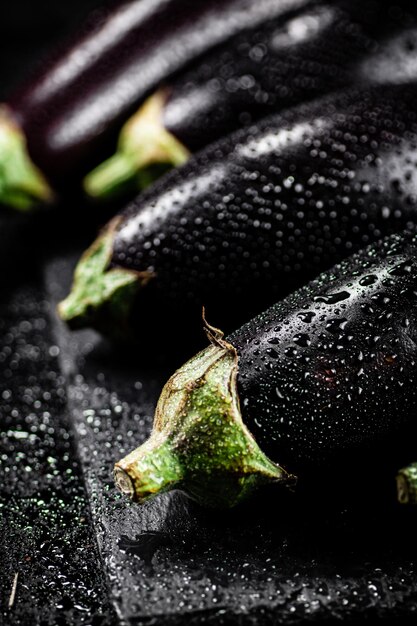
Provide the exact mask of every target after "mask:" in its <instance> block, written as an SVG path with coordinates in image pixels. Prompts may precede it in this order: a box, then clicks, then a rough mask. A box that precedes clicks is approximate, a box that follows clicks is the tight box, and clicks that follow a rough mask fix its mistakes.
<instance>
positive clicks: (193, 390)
mask: <svg viewBox="0 0 417 626" xmlns="http://www.w3.org/2000/svg"><path fill="white" fill-rule="evenodd" d="M208 335H209V338H210V341H211V345H210V346H209V347H208V348H206V349H205V350H203V351H202V352H200V353H199V354H198V355H197V356H195V357H194V358H192V359H191V360H190V361H188V362H187V363H186V364H185V365H184V366H183V367H182V368H181V369H179V370H178V371H177V372H176V373H175V374H174V375H173V376H172V377H171V378H170V380H169V381H168V382H167V384H166V385H165V387H164V389H163V391H162V394H161V397H160V399H159V402H158V405H157V408H156V414H155V422H154V427H153V431H152V434H151V437H150V439H148V441H147V442H145V443H144V444H143V445H142V446H140V447H139V448H137V449H136V450H135V451H134V452H132V453H131V454H129V455H128V456H127V457H125V458H124V459H122V460H121V461H119V462H118V463H117V464H116V467H115V478H116V482H117V484H118V486H119V488H120V489H121V490H122V491H123V492H124V493H126V494H128V495H129V496H130V497H131V498H133V499H135V500H137V501H139V502H142V501H144V500H146V499H148V498H149V497H151V496H154V495H156V494H158V493H161V492H164V491H167V490H169V489H173V488H179V489H182V490H184V491H186V492H187V493H188V494H189V495H191V496H192V497H194V498H195V499H197V500H198V501H200V502H201V503H202V504H205V505H211V506H219V505H220V506H224V507H228V506H233V505H235V504H236V503H238V502H239V501H240V500H242V499H243V498H244V497H246V496H247V495H249V494H250V493H251V492H252V491H253V489H255V488H256V487H258V486H259V485H261V484H263V483H274V482H277V483H279V484H283V485H288V484H293V483H294V479H295V477H297V478H298V482H299V484H300V485H301V484H303V483H304V485H306V484H311V485H314V484H315V485H316V486H317V485H319V486H320V487H321V488H322V489H325V490H326V493H327V494H329V493H330V494H332V489H333V488H334V489H335V491H337V490H339V492H340V493H342V495H343V497H344V496H345V495H346V491H345V490H346V489H347V485H349V484H350V486H351V488H352V490H353V492H355V491H358V492H359V491H360V485H361V484H362V485H365V487H366V489H367V491H368V493H370V492H372V490H373V489H374V483H375V484H376V483H378V482H380V483H381V487H382V488H383V489H384V488H385V489H388V491H389V482H390V479H391V481H392V482H393V483H394V477H395V471H398V469H399V467H401V465H402V464H404V465H405V464H408V463H411V462H412V461H415V459H416V458H417V457H416V454H417V452H416V449H415V446H416V444H415V440H416V431H417V419H416V415H417V367H416V365H417V235H416V233H415V232H414V233H412V232H409V231H406V232H404V233H401V234H396V235H391V236H390V237H388V238H386V239H385V240H382V241H380V242H377V243H374V244H371V245H370V246H369V247H367V248H365V249H363V250H362V251H360V252H359V253H357V254H355V255H353V256H352V257H350V258H349V259H347V260H345V261H343V262H342V263H341V264H340V265H338V266H335V267H333V269H331V270H329V271H327V272H325V273H323V274H321V275H320V276H319V277H318V278H317V279H316V280H314V281H313V282H311V283H310V284H308V285H307V286H304V287H302V288H301V289H299V290H298V291H296V292H295V293H293V294H291V295H290V296H288V297H287V298H286V299H284V300H283V301H282V302H279V303H278V304H275V305H274V306H272V307H271V308H270V309H269V310H267V311H266V312H264V313H262V314H261V315H259V316H258V317H256V318H254V319H252V320H251V321H250V322H248V323H247V324H245V325H244V326H243V327H242V328H240V329H239V330H237V331H235V332H233V333H232V334H231V335H230V336H229V337H227V338H226V339H223V336H222V333H220V332H219V331H216V329H213V328H211V327H208ZM284 468H285V469H284ZM415 475H416V472H415V466H414V480H410V477H411V473H410V470H406V469H404V470H402V472H401V473H400V477H401V478H400V480H399V488H400V495H401V499H402V501H405V500H406V499H407V498H406V497H405V494H406V493H409V491H410V490H411V491H412V490H413V489H415V488H416V487H417V480H415ZM404 477H406V478H407V479H408V483H407V487H408V489H409V491H407V487H405V484H406V482H407V481H406V479H404ZM330 485H332V487H331V488H330Z"/></svg>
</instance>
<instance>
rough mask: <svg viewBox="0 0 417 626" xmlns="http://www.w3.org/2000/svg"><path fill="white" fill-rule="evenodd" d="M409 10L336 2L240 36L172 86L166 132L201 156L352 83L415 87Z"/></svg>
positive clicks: (414, 31)
mask: <svg viewBox="0 0 417 626" xmlns="http://www.w3.org/2000/svg"><path fill="white" fill-rule="evenodd" d="M407 4H408V3H407V2H402V3H401V2H395V0H394V1H393V2H388V3H376V2H374V1H373V0H370V1H369V0H350V1H344V0H337V1H334V0H333V1H331V2H326V3H319V4H318V5H314V6H311V5H309V6H306V7H301V8H300V9H299V10H298V11H296V12H293V13H292V14H290V15H287V16H285V17H284V18H282V17H281V18H277V19H276V20H273V21H271V22H269V23H268V24H262V25H261V26H260V27H256V28H253V29H251V30H249V31H246V32H245V33H242V34H239V35H237V36H235V37H234V38H233V39H232V40H230V41H228V42H226V43H224V44H222V46H218V47H217V48H216V49H215V50H213V51H211V52H209V53H208V54H207V55H205V56H204V58H203V59H202V60H200V61H199V62H198V63H196V64H194V66H193V67H191V68H190V69H189V70H187V71H186V72H185V73H182V74H181V75H180V76H178V77H177V78H174V79H173V80H172V81H171V82H170V85H169V97H168V99H167V102H166V105H165V108H164V125H165V127H166V128H167V130H169V131H170V132H171V133H172V134H173V135H175V136H176V137H177V139H179V140H180V141H181V142H182V143H183V144H184V145H185V146H186V147H187V148H188V149H189V150H191V151H197V150H199V149H201V148H203V147H204V146H205V145H207V144H208V143H211V142H213V141H214V140H216V139H218V138H220V137H222V136H224V135H225V134H227V133H230V132H231V131H233V130H235V129H238V128H240V127H243V126H247V125H249V124H251V123H253V122H255V121H256V120H258V119H260V118H262V117H265V116H266V115H269V114H271V113H276V112H278V111H280V110H282V109H284V108H287V107H290V106H293V105H294V104H297V103H299V102H303V101H307V100H309V99H312V98H314V97H317V96H321V95H324V94H325V93H329V92H330V91H334V90H337V89H342V88H346V87H347V86H348V85H350V84H351V85H353V84H367V83H369V82H389V81H394V82H399V80H400V79H406V80H410V79H412V80H415V79H416V78H417V71H416V68H415V63H412V61H413V58H414V57H415V55H416V53H415V48H416V45H417V19H416V15H415V10H414V14H412V13H409V12H408V11H407ZM410 60H411V63H410ZM381 68H382V69H383V71H382V72H381Z"/></svg>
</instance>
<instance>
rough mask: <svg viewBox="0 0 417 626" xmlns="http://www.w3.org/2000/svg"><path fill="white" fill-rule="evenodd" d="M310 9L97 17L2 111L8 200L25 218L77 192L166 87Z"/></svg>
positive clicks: (0, 138) (168, 7)
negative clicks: (249, 32)
mask: <svg viewBox="0 0 417 626" xmlns="http://www.w3.org/2000/svg"><path fill="white" fill-rule="evenodd" d="M307 1H309V0H283V1H279V2H277V1H276V0H260V1H259V2H256V3H253V2H252V1H251V0H220V1H218V0H217V1H215V2H214V1H209V0H125V1H120V0H119V1H118V2H114V3H113V4H111V5H109V6H108V7H107V8H103V9H100V10H98V11H96V12H94V13H92V15H91V16H90V18H88V19H87V20H86V22H85V24H84V25H83V26H82V27H80V30H79V33H78V34H77V35H76V36H75V37H74V39H73V40H72V41H70V42H69V43H68V44H67V45H65V46H63V47H62V48H61V50H60V51H59V52H58V53H57V55H56V56H55V57H51V58H50V60H49V61H47V62H46V64H45V65H44V66H43V67H41V68H40V70H39V71H38V72H37V73H35V75H34V77H33V78H32V80H29V81H28V82H27V83H26V84H25V85H24V86H23V87H22V88H21V89H20V90H19V91H18V92H17V93H16V94H15V95H14V96H12V97H11V98H10V100H9V102H8V104H7V106H4V107H3V109H2V111H1V114H0V158H1V168H0V201H1V202H2V203H6V204H10V205H13V206H16V207H17V208H22V209H25V208H28V207H30V206H32V204H33V203H34V202H35V201H36V200H42V201H43V200H48V199H50V198H51V196H52V191H51V187H52V186H53V187H56V188H71V186H73V185H74V184H75V183H77V182H79V180H80V179H81V178H82V176H83V175H85V174H86V173H87V172H88V171H89V170H90V169H91V168H92V167H94V166H95V165H96V164H97V163H98V162H100V161H101V160H102V159H103V157H106V156H107V155H108V154H110V152H111V150H112V149H114V142H115V139H116V137H117V133H118V132H119V131H120V128H121V126H122V124H123V123H124V122H125V121H126V119H127V118H128V117H129V116H130V115H131V114H133V112H134V111H135V109H136V108H137V106H138V105H139V103H140V102H141V101H142V100H143V98H144V97H145V96H146V95H147V94H148V93H149V92H150V90H152V89H155V87H156V86H157V85H158V84H159V83H160V81H161V80H165V79H167V77H168V76H170V75H172V74H173V73H174V72H176V71H178V70H180V69H181V68H182V67H183V66H184V65H185V64H186V63H188V62H190V61H191V60H193V59H195V58H196V57H198V55H200V54H202V53H203V52H205V51H207V50H208V49H210V48H212V47H213V46H215V45H217V44H218V43H220V42H222V41H224V40H225V39H227V38H229V37H231V36H232V35H234V34H236V33H238V32H241V31H242V30H245V29H246V28H249V27H252V26H253V24H259V23H261V22H262V21H265V20H269V19H272V18H273V17H275V16H277V15H281V14H283V13H285V12H287V11H289V10H293V9H294V8H296V7H298V6H300V5H301V4H305V3H306V2H307ZM310 1H311V0H310ZM47 181H48V182H47Z"/></svg>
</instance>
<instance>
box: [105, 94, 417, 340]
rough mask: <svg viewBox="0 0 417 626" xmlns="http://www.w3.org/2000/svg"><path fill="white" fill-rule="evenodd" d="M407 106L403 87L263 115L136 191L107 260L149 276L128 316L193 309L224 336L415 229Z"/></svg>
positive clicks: (416, 120)
mask: <svg viewBox="0 0 417 626" xmlns="http://www.w3.org/2000/svg"><path fill="white" fill-rule="evenodd" d="M416 97H417V86H415V85H411V86H409V85H398V86H392V87H389V88H388V87H378V88H373V89H370V90H366V91H362V90H359V91H352V92H349V93H347V94H346V93H344V94H338V95H337V96H331V97H329V98H326V99H325V100H321V101H316V102H314V103H311V104H307V105H304V106H301V107H298V108H297V109H292V110H290V111H288V112H286V113H285V114H283V115H278V116H272V117H269V118H267V119H265V120H264V121H262V122H261V123H259V124H258V125H257V126H254V127H251V128H249V129H244V130H243V131H240V132H238V133H235V134H234V135H231V136H230V137H228V138H225V139H223V140H221V141H220V142H218V143H217V144H214V145H213V146H211V147H209V148H208V149H206V150H205V151H202V152H201V153H200V154H199V155H196V156H195V157H193V158H192V159H190V161H189V162H188V163H187V164H186V165H185V166H184V167H183V168H181V169H178V170H177V171H173V172H171V173H169V174H168V175H167V176H165V177H164V178H163V179H161V180H160V181H159V182H158V183H157V184H155V185H154V186H153V188H152V189H149V190H147V191H146V192H145V193H143V194H142V195H141V196H140V197H139V198H138V199H137V200H136V201H135V202H133V203H132V204H131V205H130V206H129V207H128V208H127V209H126V211H125V213H124V214H123V215H122V217H121V219H120V223H119V226H118V229H117V231H116V234H115V237H114V241H113V250H112V259H111V263H110V266H111V267H123V268H126V269H130V270H135V271H150V272H152V273H153V274H154V275H155V278H154V279H153V280H152V281H151V282H150V283H149V285H148V286H147V288H146V290H144V291H143V292H141V293H140V297H139V298H138V311H137V316H138V319H139V316H140V309H141V307H142V306H143V305H144V302H145V301H146V298H147V297H151V296H152V298H153V299H154V300H153V301H154V302H156V303H157V304H156V305H155V308H158V306H161V307H162V308H163V309H164V310H165V307H166V305H167V303H169V307H170V311H171V313H172V314H174V312H175V311H177V312H179V313H180V314H181V315H182V314H183V312H184V311H185V310H186V309H189V310H191V307H192V306H193V305H194V306H195V308H196V309H198V307H201V305H202V304H204V305H206V307H207V314H208V315H209V318H210V319H213V320H215V323H216V324H217V325H218V326H220V327H222V328H224V329H225V330H228V329H229V330H231V329H232V328H235V327H236V326H237V325H238V324H239V323H243V322H244V321H245V320H247V319H249V317H250V316H253V315H255V314H256V313H259V312H260V311H262V310H263V309H264V308H266V307H267V306H270V305H271V304H273V303H274V302H275V301H276V300H277V299H278V298H280V297H282V296H284V295H286V294H288V293H290V291H292V290H293V289H295V288H297V287H299V286H300V285H302V284H303V283H305V281H306V280H308V279H311V278H313V277H314V276H316V275H317V274H318V273H319V272H320V271H323V270H324V269H327V268H329V267H331V266H332V265H333V264H334V263H335V262H338V261H340V260H341V259H343V258H345V257H347V256H349V255H350V254H351V253H352V252H354V251H356V250H358V249H360V248H361V247H363V246H365V245H367V244H368V243H370V242H372V241H375V240H377V239H378V238H380V237H381V236H384V235H387V234H390V233H393V232H396V231H399V230H402V229H403V228H406V227H408V226H409V225H411V224H412V223H413V221H414V222H415V220H416V217H417V211H416V203H417V195H416V194H417V158H416V154H417V153H416V148H417V117H416V112H415V102H416ZM146 292H148V295H146ZM200 310H201V309H200ZM196 319H199V316H198V314H196ZM230 320H234V324H233V326H228V324H229V321H230Z"/></svg>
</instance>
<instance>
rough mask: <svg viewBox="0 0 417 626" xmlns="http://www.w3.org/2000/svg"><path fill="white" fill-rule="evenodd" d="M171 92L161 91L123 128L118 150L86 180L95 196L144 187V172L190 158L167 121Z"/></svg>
mask: <svg viewBox="0 0 417 626" xmlns="http://www.w3.org/2000/svg"><path fill="white" fill-rule="evenodd" d="M166 98H167V93H166V91H165V90H159V91H157V92H156V93H155V94H153V95H152V96H150V98H148V99H147V100H146V102H145V103H144V104H143V105H142V106H141V107H140V109H139V110H138V112H137V113H136V114H135V115H133V117H131V118H130V119H129V121H128V122H127V123H126V124H125V125H124V127H123V128H122V131H121V134H120V139H119V143H118V148H117V151H116V153H115V154H114V155H113V156H111V157H110V158H109V159H108V160H107V161H104V163H102V164H101V165H99V166H98V167H97V168H96V169H95V170H93V171H92V172H90V174H88V176H86V178H85V179H84V189H85V191H86V193H87V194H88V195H89V196H91V197H93V198H106V197H111V196H113V195H115V194H117V193H118V192H119V191H120V190H121V189H123V188H126V187H128V186H132V185H133V184H135V185H136V186H137V187H139V188H143V187H144V177H143V176H142V175H141V173H142V172H143V171H144V170H145V171H146V168H149V167H151V166H153V165H165V164H169V165H172V166H173V167H177V166H178V165H182V164H183V163H185V161H187V160H188V158H189V156H190V152H189V151H188V150H187V148H186V147H185V146H184V145H183V144H182V143H180V142H179V141H178V139H176V138H175V137H174V135H173V134H171V133H170V132H169V131H167V130H166V128H165V127H164V124H163V110H164V105H165V101H166Z"/></svg>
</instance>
